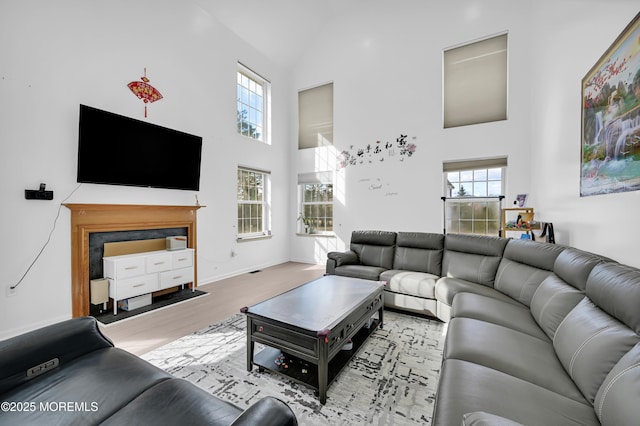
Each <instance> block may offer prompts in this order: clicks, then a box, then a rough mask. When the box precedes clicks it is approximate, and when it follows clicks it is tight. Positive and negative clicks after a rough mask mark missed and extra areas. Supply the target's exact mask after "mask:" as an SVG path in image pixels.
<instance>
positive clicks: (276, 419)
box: [231, 396, 298, 426]
mask: <svg viewBox="0 0 640 426" xmlns="http://www.w3.org/2000/svg"><path fill="white" fill-rule="evenodd" d="M297 424H298V420H297V419H296V416H295V414H293V411H291V408H289V406H288V405H287V404H285V403H284V402H282V401H280V400H279V399H277V398H274V397H272V396H267V397H264V398H262V399H261V400H260V401H258V402H256V403H255V404H253V405H252V406H251V407H249V408H247V409H246V410H245V411H244V412H243V413H242V414H240V416H238V418H236V419H235V420H234V421H233V423H231V426H296V425H297Z"/></svg>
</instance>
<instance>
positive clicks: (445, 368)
mask: <svg viewBox="0 0 640 426" xmlns="http://www.w3.org/2000/svg"><path fill="white" fill-rule="evenodd" d="M474 411H484V412H487V413H491V414H494V415H497V416H501V417H505V418H507V419H510V420H512V421H515V422H519V423H522V424H526V425H527V426H536V425H540V426H548V425H568V424H573V425H599V424H600V423H599V422H598V419H597V418H596V415H595V412H594V411H593V407H592V406H591V405H589V404H588V403H586V402H578V401H575V400H573V399H571V398H567V397H565V396H563V395H560V394H558V393H556V392H553V391H550V390H549V389H546V388H543V387H540V386H537V385H535V384H533V383H530V382H527V381H526V380H522V379H519V378H517V377H513V376H510V375H509V374H506V373H504V372H502V371H498V370H494V369H493V368H489V367H485V366H483V365H479V364H475V363H472V362H469V361H463V360H459V359H447V360H445V361H444V363H443V364H442V370H441V373H440V379H439V382H438V392H437V402H436V409H435V412H434V416H433V421H432V424H433V425H434V426H438V425H441V426H444V425H459V424H460V423H461V421H462V419H463V416H464V414H466V413H470V412H474Z"/></svg>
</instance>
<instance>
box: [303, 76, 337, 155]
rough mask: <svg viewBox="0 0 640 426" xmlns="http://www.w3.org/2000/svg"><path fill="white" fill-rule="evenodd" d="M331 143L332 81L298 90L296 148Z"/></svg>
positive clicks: (314, 146)
mask: <svg viewBox="0 0 640 426" xmlns="http://www.w3.org/2000/svg"><path fill="white" fill-rule="evenodd" d="M329 145H333V83H329V84H325V85H322V86H318V87H314V88H311V89H307V90H302V91H300V92H298V149H305V148H317V147H321V146H329Z"/></svg>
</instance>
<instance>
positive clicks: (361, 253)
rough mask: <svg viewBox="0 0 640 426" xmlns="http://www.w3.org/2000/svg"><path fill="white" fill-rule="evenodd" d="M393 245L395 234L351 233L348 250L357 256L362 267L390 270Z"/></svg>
mask: <svg viewBox="0 0 640 426" xmlns="http://www.w3.org/2000/svg"><path fill="white" fill-rule="evenodd" d="M395 243H396V233H395V232H388V231H353V233H352V234H351V244H350V248H351V250H353V251H354V252H355V253H356V254H357V255H358V259H359V260H360V263H361V264H362V265H366V266H378V267H381V268H385V269H391V268H392V267H393V254H394V252H395Z"/></svg>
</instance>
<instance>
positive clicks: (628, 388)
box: [593, 344, 640, 426]
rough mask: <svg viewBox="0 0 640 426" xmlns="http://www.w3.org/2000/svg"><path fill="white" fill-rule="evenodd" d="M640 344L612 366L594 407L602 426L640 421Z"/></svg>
mask: <svg viewBox="0 0 640 426" xmlns="http://www.w3.org/2000/svg"><path fill="white" fill-rule="evenodd" d="M638 401H640V344H638V345H635V346H634V347H633V349H631V350H630V351H629V352H627V353H626V354H625V356H623V357H622V359H620V361H619V362H618V363H617V364H616V365H615V367H613V369H612V370H611V372H610V373H609V374H608V375H607V378H606V379H605V380H604V383H602V386H600V389H599V390H598V393H597V394H596V401H595V404H594V405H593V408H594V410H595V412H596V416H598V420H600V423H601V424H603V425H605V426H606V425H633V424H637V423H638V419H640V404H638Z"/></svg>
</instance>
